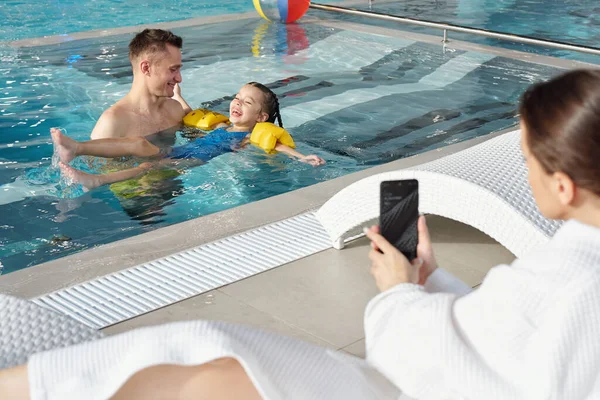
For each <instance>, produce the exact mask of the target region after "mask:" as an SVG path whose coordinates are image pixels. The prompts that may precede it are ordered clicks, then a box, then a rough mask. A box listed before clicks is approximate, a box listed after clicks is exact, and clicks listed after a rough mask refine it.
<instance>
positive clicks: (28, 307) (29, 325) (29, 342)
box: [0, 294, 102, 369]
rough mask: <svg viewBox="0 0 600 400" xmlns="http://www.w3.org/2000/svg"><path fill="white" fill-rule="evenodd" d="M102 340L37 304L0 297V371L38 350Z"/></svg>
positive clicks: (76, 323)
mask: <svg viewBox="0 0 600 400" xmlns="http://www.w3.org/2000/svg"><path fill="white" fill-rule="evenodd" d="M100 337H102V333H100V332H99V331H96V330H94V329H91V328H89V327H87V326H85V325H83V324H80V323H79V322H77V321H74V320H72V319H71V318H69V317H66V316H64V315H62V314H59V313H57V312H56V311H52V310H49V309H47V308H44V307H40V306H38V305H37V304H35V303H33V302H31V301H27V300H23V299H18V298H16V297H13V296H8V295H4V294H0V369H3V368H10V367H14V366H17V365H21V364H23V363H25V362H27V359H28V357H29V356H30V355H32V354H34V353H38V352H40V351H45V350H50V349H55V348H59V347H65V346H69V345H72V344H76V343H81V342H85V341H88V340H92V339H97V338H100Z"/></svg>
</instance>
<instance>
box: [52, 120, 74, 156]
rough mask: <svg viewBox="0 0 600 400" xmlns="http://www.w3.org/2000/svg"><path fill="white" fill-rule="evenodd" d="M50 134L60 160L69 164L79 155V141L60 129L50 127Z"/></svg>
mask: <svg viewBox="0 0 600 400" xmlns="http://www.w3.org/2000/svg"><path fill="white" fill-rule="evenodd" d="M50 135H51V136H52V141H53V142H54V150H55V151H56V152H57V153H58V157H59V158H60V161H62V162H64V163H65V164H68V163H69V162H71V160H72V159H74V158H75V157H77V141H76V140H73V139H71V138H70V137H68V136H66V135H64V134H63V133H62V132H61V131H60V129H57V128H50Z"/></svg>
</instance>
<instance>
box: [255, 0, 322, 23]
mask: <svg viewBox="0 0 600 400" xmlns="http://www.w3.org/2000/svg"><path fill="white" fill-rule="evenodd" d="M253 1H254V8H256V11H258V13H259V14H260V16H261V17H263V18H264V19H266V20H267V21H274V22H283V23H284V24H289V23H290V22H294V21H296V20H298V19H300V18H302V16H303V15H304V14H305V13H306V10H308V6H309V5H310V0H253Z"/></svg>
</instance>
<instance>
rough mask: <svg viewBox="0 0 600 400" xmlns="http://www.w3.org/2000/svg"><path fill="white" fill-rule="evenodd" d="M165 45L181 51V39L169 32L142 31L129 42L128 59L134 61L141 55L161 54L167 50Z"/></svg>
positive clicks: (159, 30)
mask: <svg viewBox="0 0 600 400" xmlns="http://www.w3.org/2000/svg"><path fill="white" fill-rule="evenodd" d="M167 44H170V45H171V46H174V47H177V48H178V49H181V46H182V45H183V39H182V38H181V37H180V36H177V35H175V34H174V33H173V32H171V31H165V30H163V29H144V30H143V31H141V32H140V33H138V34H137V35H135V37H134V38H133V39H132V40H131V42H129V59H130V60H133V59H136V58H138V57H139V56H141V55H142V54H148V55H153V54H155V53H159V52H163V51H165V50H166V49H167Z"/></svg>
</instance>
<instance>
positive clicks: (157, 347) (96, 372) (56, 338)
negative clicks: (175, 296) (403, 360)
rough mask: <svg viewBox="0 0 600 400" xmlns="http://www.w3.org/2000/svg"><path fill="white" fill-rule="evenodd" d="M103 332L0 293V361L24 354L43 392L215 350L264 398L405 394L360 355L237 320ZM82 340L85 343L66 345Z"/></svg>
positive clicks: (109, 381) (104, 388)
mask: <svg viewBox="0 0 600 400" xmlns="http://www.w3.org/2000/svg"><path fill="white" fill-rule="evenodd" d="M102 336H103V335H102V334H101V333H100V332H98V331H95V330H93V329H91V328H89V327H87V326H86V325H84V324H81V323H79V322H77V321H75V320H72V319H70V318H69V317H66V316H63V315H61V314H58V313H56V312H55V311H52V310H49V309H46V308H44V307H40V306H38V305H37V304H35V303H33V302H31V301H27V300H22V299H18V298H15V297H12V296H8V295H0V369H4V368H10V367H13V366H16V365H21V364H23V363H25V362H28V363H29V372H28V373H29V378H30V379H32V381H31V382H32V386H34V387H35V390H36V391H37V394H38V395H39V394H40V393H42V392H43V393H49V394H51V395H50V396H49V397H48V398H67V397H68V398H77V399H79V398H91V399H105V398H110V397H111V396H112V395H113V394H114V392H115V391H116V390H117V389H118V388H119V387H120V386H121V385H122V384H123V383H124V382H125V381H126V380H127V379H128V378H130V377H131V376H132V375H133V374H134V373H135V372H138V371H140V370H142V369H144V368H146V367H149V366H153V365H165V364H169V365H170V364H177V365H197V364H204V363H207V362H210V361H212V360H215V359H218V358H222V357H233V358H235V359H237V360H238V361H239V362H240V364H241V365H242V366H243V367H244V369H245V370H246V371H247V373H248V375H249V376H250V378H251V379H252V381H253V382H254V383H255V385H256V387H257V388H258V390H259V392H260V393H261V394H262V395H263V396H264V398H267V399H308V398H311V399H319V398H322V399H331V398H343V399H357V400H358V399H367V398H368V399H398V398H403V399H404V398H406V397H401V394H400V392H399V390H398V389H397V388H396V387H395V386H393V385H392V384H391V383H390V382H389V381H388V380H387V379H386V378H385V377H383V375H381V374H380V373H379V372H377V371H375V370H374V369H373V368H372V367H370V366H369V365H368V364H367V362H366V361H365V360H363V359H360V358H358V357H354V356H351V355H349V354H346V353H343V352H338V351H335V350H333V349H327V348H323V347H319V346H315V345H312V344H309V343H307V342H303V341H300V340H297V339H294V338H291V337H286V336H282V335H276V334H273V333H269V332H266V331H262V330H259V329H254V328H249V327H246V326H242V325H235V324H229V323H224V322H219V321H188V322H175V323H170V324H165V325H161V326H156V327H148V328H140V329H136V330H133V331H129V332H125V333H123V334H120V335H115V336H111V337H106V338H104V339H103V340H93V339H100V338H101V337H102ZM82 342H89V343H86V344H84V345H80V346H71V345H74V344H78V343H82ZM34 397H35V396H34ZM44 398H46V397H44Z"/></svg>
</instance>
